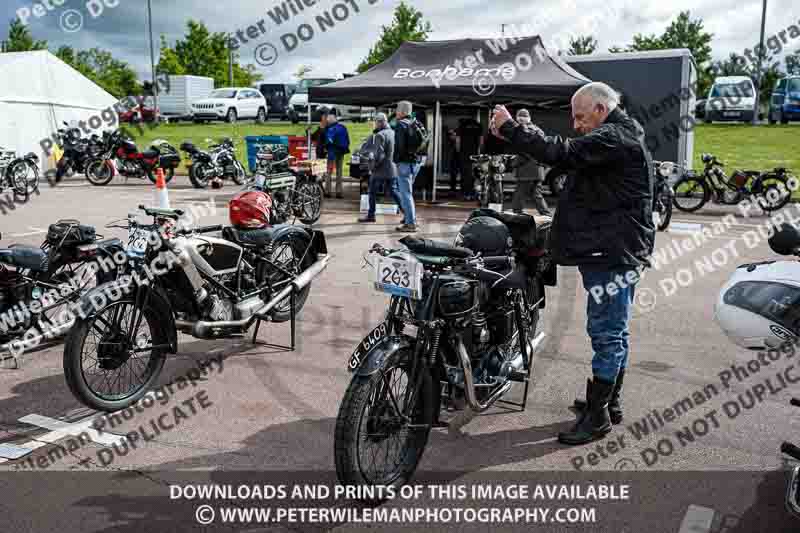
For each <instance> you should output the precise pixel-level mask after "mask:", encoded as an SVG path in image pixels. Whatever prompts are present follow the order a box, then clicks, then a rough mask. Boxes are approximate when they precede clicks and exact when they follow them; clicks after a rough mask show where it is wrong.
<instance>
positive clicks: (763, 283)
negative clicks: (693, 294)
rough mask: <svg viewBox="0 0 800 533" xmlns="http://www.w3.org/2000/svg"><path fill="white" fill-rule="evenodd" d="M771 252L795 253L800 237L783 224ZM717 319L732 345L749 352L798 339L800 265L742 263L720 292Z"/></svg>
mask: <svg viewBox="0 0 800 533" xmlns="http://www.w3.org/2000/svg"><path fill="white" fill-rule="evenodd" d="M769 244H770V247H771V248H772V249H773V251H775V252H777V253H780V254H782V255H790V254H792V255H794V254H796V253H797V251H798V245H800V234H798V233H797V230H795V229H794V228H793V227H791V226H788V225H784V226H782V227H781V229H780V231H778V232H776V233H775V235H773V236H772V237H771V238H770V240H769ZM714 320H715V321H716V322H717V324H719V326H720V327H721V328H722V331H723V332H725V335H727V336H728V338H730V339H731V340H732V341H733V342H734V343H736V344H737V345H739V346H741V347H743V348H748V349H751V350H764V349H770V348H777V347H778V346H780V345H782V344H785V343H786V342H789V341H794V339H796V338H797V337H798V335H800V262H797V261H766V262H762V263H752V264H749V265H742V266H740V267H739V268H737V269H736V271H735V272H734V273H733V276H731V279H729V280H728V282H727V283H726V284H725V285H724V286H723V287H722V290H720V293H719V297H718V299H717V302H716V305H715V306H714Z"/></svg>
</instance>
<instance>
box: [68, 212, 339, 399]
mask: <svg viewBox="0 0 800 533" xmlns="http://www.w3.org/2000/svg"><path fill="white" fill-rule="evenodd" d="M139 208H140V209H142V210H143V211H144V213H145V214H146V215H148V216H152V217H153V223H152V224H140V223H138V222H137V221H136V219H135V216H134V215H129V217H128V219H127V221H125V223H124V224H122V225H116V224H113V223H112V224H110V225H109V226H108V227H119V228H124V229H127V230H128V234H129V241H128V247H127V249H126V253H127V255H128V257H129V259H130V261H129V262H128V263H127V264H126V267H125V268H122V269H120V270H118V273H119V274H118V279H117V280H116V281H112V282H110V283H105V284H103V285H100V286H98V287H96V288H95V289H94V290H92V291H90V292H89V293H87V294H85V295H84V296H83V298H82V299H81V301H80V309H81V312H80V313H79V314H80V317H79V318H78V319H77V320H76V323H75V326H74V327H73V329H72V330H71V331H70V333H69V336H68V337H67V340H66V342H65V346H64V361H63V364H64V377H65V378H66V380H67V384H68V385H69V388H70V390H71V391H72V392H73V394H75V396H76V397H77V398H78V399H79V400H80V401H81V402H83V403H84V404H85V405H87V406H89V407H92V408H94V409H99V410H103V411H115V410H118V409H123V408H125V407H128V406H130V405H132V404H134V403H135V402H136V401H138V400H139V399H140V398H141V397H142V396H143V395H144V394H146V393H147V391H148V389H149V388H150V387H151V386H152V385H153V384H154V383H155V382H156V380H158V377H159V374H160V372H161V369H162V368H163V366H164V361H165V359H166V356H167V354H169V353H177V350H178V337H177V332H178V331H179V330H180V331H183V332H185V333H188V334H190V335H192V336H194V337H195V338H199V339H227V338H232V337H241V336H242V335H244V334H245V333H247V330H248V329H249V328H250V327H251V326H252V325H253V324H254V323H255V322H256V321H260V320H269V321H272V322H284V321H287V320H290V319H292V318H293V317H294V315H295V313H297V312H299V311H300V310H301V309H302V307H303V305H304V304H305V302H306V300H307V298H308V295H309V291H310V288H311V287H310V283H311V281H312V280H313V279H314V278H315V277H316V276H318V275H319V274H320V273H322V271H323V270H324V269H325V268H326V267H327V264H328V261H329V259H330V257H329V256H328V254H327V248H326V244H325V235H324V234H323V233H322V232H320V231H315V230H311V229H310V228H306V227H302V226H297V225H288V224H287V225H281V226H273V227H267V228H264V229H251V230H244V229H237V228H234V227H230V226H226V227H223V226H221V225H216V226H205V227H200V228H195V229H180V227H179V226H178V225H177V224H178V220H179V219H180V217H181V216H182V215H183V214H184V213H183V211H181V210H179V209H149V208H146V207H144V206H139ZM220 231H221V232H222V235H221V236H220V237H216V236H210V235H207V234H208V233H214V232H220ZM292 327H294V323H292ZM292 331H294V329H292ZM257 332H258V327H256V333H257ZM254 339H255V334H254Z"/></svg>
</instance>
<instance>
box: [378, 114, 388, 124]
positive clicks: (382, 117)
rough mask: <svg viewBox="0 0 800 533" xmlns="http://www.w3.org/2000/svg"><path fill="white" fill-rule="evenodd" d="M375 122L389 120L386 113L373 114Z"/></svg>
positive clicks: (383, 122) (382, 122) (380, 122)
mask: <svg viewBox="0 0 800 533" xmlns="http://www.w3.org/2000/svg"><path fill="white" fill-rule="evenodd" d="M375 122H377V123H378V124H386V123H387V122H389V117H387V116H386V113H378V114H377V115H375Z"/></svg>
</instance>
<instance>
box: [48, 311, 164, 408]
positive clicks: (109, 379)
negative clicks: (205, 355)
mask: <svg viewBox="0 0 800 533" xmlns="http://www.w3.org/2000/svg"><path fill="white" fill-rule="evenodd" d="M141 311H142V309H141V308H140V307H137V306H136V304H135V303H134V301H133V300H119V301H115V302H112V303H110V304H108V305H106V306H105V307H103V308H101V309H99V310H97V311H96V312H95V313H94V315H92V316H89V317H87V318H86V319H83V318H79V319H77V320H76V322H75V324H74V325H73V327H72V329H71V330H70V331H69V334H68V335H67V339H66V342H65V346H64V360H63V366H64V377H65V378H66V381H67V385H68V386H69V389H70V391H72V393H73V394H74V395H75V397H76V398H77V399H78V400H79V401H80V402H81V403H83V404H84V405H86V406H87V407H91V408H92V409H97V410H99V411H109V412H110V411H117V410H119V409H124V408H126V407H130V406H131V405H133V404H134V403H136V402H137V401H139V400H140V399H141V398H142V396H144V395H145V394H146V393H147V391H148V390H150V388H151V387H152V386H153V385H154V384H155V382H156V380H157V379H158V376H159V374H160V373H161V369H162V368H163V367H164V361H165V359H166V356H165V350H164V348H163V347H162V346H164V345H165V344H166V343H167V335H166V334H165V332H164V331H163V328H162V326H161V322H163V319H162V318H161V317H159V316H158V314H157V313H156V311H155V309H153V308H150V307H146V308H144V312H143V313H141ZM137 316H141V320H139V321H137V320H136V317H137ZM136 322H139V324H138V328H137V329H136V330H135V331H133V329H134V325H135V324H136ZM131 339H132V340H131ZM156 346H159V347H156ZM145 355H147V357H144V356H145Z"/></svg>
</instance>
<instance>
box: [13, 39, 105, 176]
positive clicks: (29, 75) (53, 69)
mask: <svg viewBox="0 0 800 533" xmlns="http://www.w3.org/2000/svg"><path fill="white" fill-rule="evenodd" d="M0 73H2V74H0V147H3V149H6V150H14V151H16V152H18V153H20V154H25V153H28V152H34V153H35V154H37V155H39V157H40V158H41V160H42V161H43V162H45V161H46V154H44V152H43V150H42V147H41V145H40V143H41V142H42V140H43V139H46V138H49V137H52V136H53V135H54V134H55V133H56V132H57V131H58V129H59V128H60V127H63V124H62V122H63V121H66V122H68V123H70V122H71V121H77V120H85V121H88V120H89V119H90V118H91V117H92V116H98V117H100V116H101V113H102V111H103V110H104V109H107V108H109V107H112V106H113V105H114V104H115V103H116V102H117V99H116V98H114V97H113V96H112V95H110V94H109V93H107V92H106V91H104V90H103V89H102V88H100V87H99V86H97V85H96V84H95V83H94V82H92V81H91V80H89V79H88V78H86V77H85V76H84V75H82V74H81V73H80V72H78V71H77V70H75V69H73V68H72V67H71V66H69V65H67V64H66V63H64V62H63V61H61V60H60V59H58V58H57V57H56V56H54V55H53V54H51V53H50V52H48V51H47V50H39V51H33V52H10V53H5V54H0ZM103 126H106V123H105V122H103ZM101 129H102V128H101ZM45 165H46V163H45Z"/></svg>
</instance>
